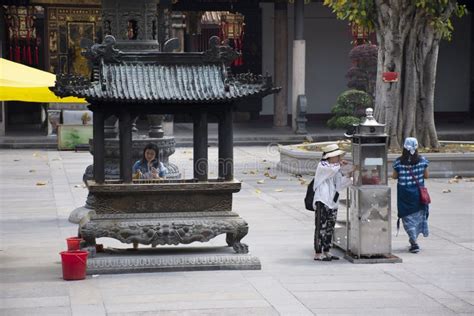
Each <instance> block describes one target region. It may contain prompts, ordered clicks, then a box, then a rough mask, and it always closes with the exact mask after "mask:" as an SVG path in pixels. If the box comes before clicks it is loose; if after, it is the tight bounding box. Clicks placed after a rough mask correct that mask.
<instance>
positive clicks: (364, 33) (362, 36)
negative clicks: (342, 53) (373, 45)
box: [351, 23, 369, 45]
mask: <svg viewBox="0 0 474 316" xmlns="http://www.w3.org/2000/svg"><path fill="white" fill-rule="evenodd" d="M351 34H352V38H353V39H354V41H353V43H354V45H361V44H365V43H367V42H368V41H369V40H368V39H369V31H368V29H367V28H366V27H364V26H362V25H358V24H355V23H352V24H351Z"/></svg>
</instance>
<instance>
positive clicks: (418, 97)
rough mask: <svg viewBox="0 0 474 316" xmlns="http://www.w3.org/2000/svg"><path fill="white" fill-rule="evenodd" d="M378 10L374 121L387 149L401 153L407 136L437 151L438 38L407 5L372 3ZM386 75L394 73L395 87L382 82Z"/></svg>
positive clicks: (397, 0)
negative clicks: (383, 132) (382, 128)
mask: <svg viewBox="0 0 474 316" xmlns="http://www.w3.org/2000/svg"><path fill="white" fill-rule="evenodd" d="M376 8H377V21H376V23H375V30H376V33H377V40H378V45H379V54H378V68H377V84H376V97H375V104H376V107H375V117H376V119H377V120H378V121H379V122H382V123H385V124H386V132H387V134H388V135H389V137H390V147H391V148H399V147H400V145H401V144H403V141H404V139H405V138H406V137H416V138H417V139H418V142H419V144H420V146H422V147H434V148H436V147H439V142H438V136H437V133H436V127H435V122H434V89H435V83H436V65H437V62H438V50H439V41H440V39H441V35H440V34H439V32H437V31H436V30H435V29H434V28H433V26H432V25H431V23H430V20H429V17H428V16H427V15H426V13H425V12H424V11H423V10H422V9H420V8H416V7H415V6H414V5H413V4H412V2H411V1H403V0H376ZM453 8H454V7H453V6H452V5H448V6H447V8H446V10H445V12H443V14H444V15H445V16H450V15H451V14H452V12H453ZM385 71H396V72H398V73H399V79H398V82H395V83H385V82H383V81H382V73H383V72H385Z"/></svg>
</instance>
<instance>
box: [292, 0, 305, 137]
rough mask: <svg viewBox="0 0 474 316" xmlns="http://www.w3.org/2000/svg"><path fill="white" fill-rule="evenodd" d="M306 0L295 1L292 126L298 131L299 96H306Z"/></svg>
mask: <svg viewBox="0 0 474 316" xmlns="http://www.w3.org/2000/svg"><path fill="white" fill-rule="evenodd" d="M303 24H304V0H295V40H294V41H293V82H292V89H293V90H292V95H291V100H292V104H291V107H292V112H291V126H292V128H293V131H296V117H297V101H298V95H304V94H305V76H306V74H305V67H306V64H305V58H306V42H305V40H304V39H303V35H304V34H303Z"/></svg>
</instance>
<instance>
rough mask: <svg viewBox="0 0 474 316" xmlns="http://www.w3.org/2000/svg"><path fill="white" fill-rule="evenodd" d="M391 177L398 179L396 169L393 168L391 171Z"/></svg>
mask: <svg viewBox="0 0 474 316" xmlns="http://www.w3.org/2000/svg"><path fill="white" fill-rule="evenodd" d="M392 179H395V180H396V179H398V172H397V170H393V173H392Z"/></svg>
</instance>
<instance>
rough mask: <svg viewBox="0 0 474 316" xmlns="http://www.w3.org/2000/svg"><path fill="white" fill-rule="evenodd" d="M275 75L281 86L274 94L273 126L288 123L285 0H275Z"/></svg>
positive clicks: (286, 7)
mask: <svg viewBox="0 0 474 316" xmlns="http://www.w3.org/2000/svg"><path fill="white" fill-rule="evenodd" d="M273 26H274V33H275V40H274V52H275V55H274V56H275V57H274V58H275V61H274V68H275V69H274V75H275V85H276V86H277V87H281V90H280V92H278V93H276V94H275V95H274V103H273V126H276V127H281V126H286V125H287V124H288V5H287V2H286V0H285V1H277V2H275V19H274V24H273Z"/></svg>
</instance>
